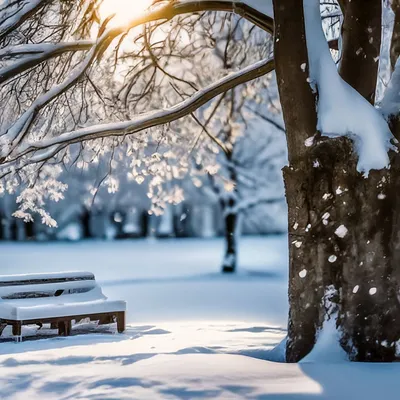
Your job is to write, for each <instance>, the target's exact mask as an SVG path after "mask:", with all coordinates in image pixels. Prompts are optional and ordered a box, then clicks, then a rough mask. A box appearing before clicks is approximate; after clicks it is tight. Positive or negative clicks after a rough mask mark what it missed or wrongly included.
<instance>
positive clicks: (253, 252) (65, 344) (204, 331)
mask: <svg viewBox="0 0 400 400" xmlns="http://www.w3.org/2000/svg"><path fill="white" fill-rule="evenodd" d="M0 251H1V254H2V269H1V273H2V274H9V273H26V272H33V271H34V272H49V271H61V270H79V269H83V270H90V271H93V272H94V273H95V274H96V276H97V279H98V280H99V281H100V282H101V284H102V286H103V288H104V292H105V293H106V295H108V296H110V297H113V298H122V299H125V300H127V302H128V318H127V320H128V324H129V326H128V329H127V331H126V332H125V334H123V335H118V334H113V333H112V332H113V330H114V329H115V327H112V326H111V327H100V328H97V329H96V330H95V327H93V326H84V325H83V326H77V327H75V329H74V332H73V336H72V337H68V338H59V337H54V336H53V337H49V338H44V339H40V340H37V339H35V340H26V341H25V342H23V343H14V342H10V341H3V343H0V371H1V373H0V398H1V399H3V398H4V399H8V398H12V399H36V398H43V399H257V400H262V399H280V400H281V399H282V400H300V399H341V400H342V399H362V400H369V399H374V400H376V399H377V398H384V399H398V398H399V396H400V382H399V380H398V379H397V376H398V375H399V373H400V367H399V364H393V365H382V364H369V365H368V364H354V363H349V362H345V361H341V360H340V359H339V358H338V357H335V358H334V361H333V362H332V361H329V360H321V359H319V357H320V354H318V353H316V354H315V357H314V359H316V361H313V362H311V361H310V362H306V363H301V364H283V363H279V362H277V361H279V360H280V359H281V357H282V352H281V348H282V346H281V347H278V348H276V346H277V344H279V343H280V341H281V340H282V339H283V338H284V336H285V326H286V314H287V301H286V297H287V272H286V270H287V266H286V263H287V261H286V257H287V245H286V238H284V237H271V238H249V239H243V240H242V241H241V257H240V271H239V274H238V275H237V276H221V275H220V274H219V264H220V261H221V258H222V241H220V240H168V241H159V242H154V241H127V242H114V243H112V242H86V243H76V244H72V243H58V244H0ZM84 330H89V331H93V332H92V333H89V334H85V335H82V334H81V332H82V331H84ZM110 331H111V332H110ZM24 333H25V335H30V334H32V333H34V332H33V331H32V329H30V328H27V329H25V332H24ZM4 334H5V336H8V334H9V329H8V331H6V332H4ZM52 334H54V332H51V331H43V332H41V335H47V336H49V335H52ZM328 339H329V338H328ZM326 345H328V346H329V340H328V341H327V342H323V343H321V346H322V347H323V346H326ZM321 346H320V347H321ZM323 353H324V352H323V351H322V354H323Z"/></svg>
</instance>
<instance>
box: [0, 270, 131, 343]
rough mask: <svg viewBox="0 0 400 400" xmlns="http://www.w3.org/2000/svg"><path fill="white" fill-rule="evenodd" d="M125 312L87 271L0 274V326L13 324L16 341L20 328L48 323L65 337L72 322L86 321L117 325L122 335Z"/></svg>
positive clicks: (123, 307)
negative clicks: (109, 297)
mask: <svg viewBox="0 0 400 400" xmlns="http://www.w3.org/2000/svg"><path fill="white" fill-rule="evenodd" d="M125 312H126V302H125V301H120V300H118V301H115V300H109V299H107V297H106V296H104V294H103V292H102V290H101V288H100V286H99V285H98V284H97V283H96V280H95V277H94V275H93V274H92V273H90V272H63V273H48V274H27V275H3V276H1V275H0V325H2V326H3V329H4V327H5V326H7V325H12V327H13V335H14V336H16V339H17V341H21V340H22V332H21V331H22V326H23V325H33V324H35V325H39V326H42V325H43V324H47V323H49V324H51V327H52V328H57V329H58V333H59V335H63V336H68V335H69V334H70V333H71V327H72V321H75V322H77V321H80V320H82V319H85V318H88V319H90V320H91V321H99V323H100V324H106V323H112V322H117V330H118V332H119V333H122V332H123V331H124V330H125ZM0 334H1V331H0Z"/></svg>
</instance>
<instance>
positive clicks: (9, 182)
mask: <svg viewBox="0 0 400 400" xmlns="http://www.w3.org/2000/svg"><path fill="white" fill-rule="evenodd" d="M61 172H62V168H61V167H60V166H59V165H45V166H43V167H42V168H41V169H40V171H39V172H38V171H37V170H36V167H35V166H27V167H25V168H23V169H22V170H20V171H19V172H18V173H15V176H11V177H6V178H3V181H5V182H6V188H7V191H8V192H9V193H13V192H14V191H16V190H18V188H19V186H20V185H22V187H21V189H20V194H19V196H18V197H17V204H18V205H19V206H18V209H17V210H16V211H15V212H14V213H13V216H14V217H16V218H21V219H23V220H24V221H25V222H30V221H33V220H34V214H38V215H39V216H40V218H41V222H42V223H43V224H45V225H47V226H49V227H57V222H56V221H55V220H54V219H53V218H52V217H51V215H50V214H49V213H48V212H47V211H46V210H45V206H46V201H47V200H51V201H55V202H58V201H59V200H62V199H63V198H64V192H65V190H66V189H67V185H65V184H64V183H62V182H60V181H59V180H58V178H59V176H60V174H61Z"/></svg>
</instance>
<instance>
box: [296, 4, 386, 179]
mask: <svg viewBox="0 0 400 400" xmlns="http://www.w3.org/2000/svg"><path fill="white" fill-rule="evenodd" d="M303 4H304V17H305V24H306V40H307V49H308V58H309V64H310V65H309V71H310V77H309V81H310V85H311V87H312V88H313V89H314V90H315V91H316V92H317V96H318V125H317V129H318V130H319V131H320V132H321V133H322V134H323V135H324V136H328V137H338V136H348V137H350V138H351V139H352V140H353V142H354V145H355V149H356V151H357V153H358V156H359V160H358V165H357V169H358V171H360V172H363V173H365V174H366V175H368V172H369V171H370V170H371V169H382V168H385V167H388V165H389V156H388V151H389V150H390V149H393V146H392V144H391V140H392V139H393V135H392V133H391V131H390V129H389V127H388V124H387V122H386V121H385V119H384V118H383V117H382V115H381V114H380V113H379V112H378V110H377V109H376V108H375V107H373V106H372V105H371V104H370V103H369V102H368V101H367V100H365V99H364V97H363V96H361V95H360V94H359V93H358V92H357V91H356V90H355V89H353V88H352V87H351V86H350V85H349V84H347V83H346V82H345V81H344V80H343V79H342V78H341V77H340V75H339V73H338V70H337V67H336V65H335V63H334V61H333V59H332V56H331V53H330V50H329V47H328V43H327V41H326V39H325V35H324V32H323V30H322V24H321V15H320V4H319V0H305V1H304V2H303ZM299 68H300V66H299Z"/></svg>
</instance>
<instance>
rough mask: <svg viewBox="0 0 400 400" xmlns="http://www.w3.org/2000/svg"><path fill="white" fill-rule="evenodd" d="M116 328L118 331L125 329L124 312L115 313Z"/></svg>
mask: <svg viewBox="0 0 400 400" xmlns="http://www.w3.org/2000/svg"><path fill="white" fill-rule="evenodd" d="M117 330H118V333H122V332H124V331H125V312H118V313H117Z"/></svg>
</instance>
